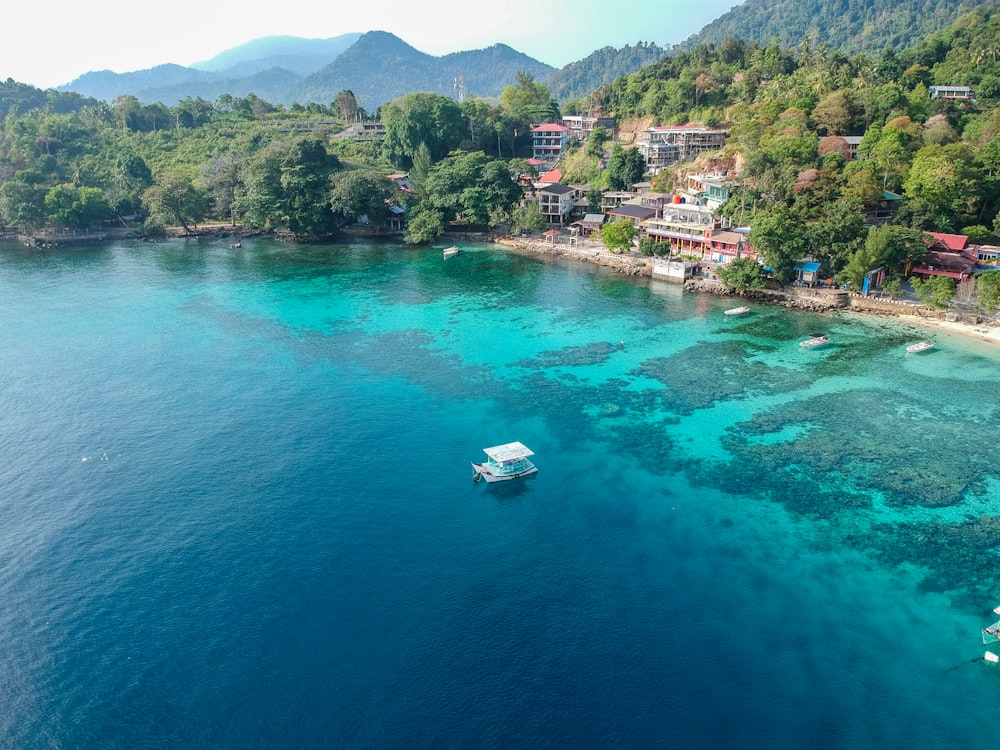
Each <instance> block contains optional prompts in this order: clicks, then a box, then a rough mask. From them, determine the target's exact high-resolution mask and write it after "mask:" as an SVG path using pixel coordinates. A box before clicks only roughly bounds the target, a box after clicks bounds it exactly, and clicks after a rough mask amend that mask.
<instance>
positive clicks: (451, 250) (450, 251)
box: [441, 245, 458, 258]
mask: <svg viewBox="0 0 1000 750" xmlns="http://www.w3.org/2000/svg"><path fill="white" fill-rule="evenodd" d="M441 254H442V255H443V256H444V257H445V258H450V257H451V256H453V255H458V248H457V247H456V246H455V245H452V246H451V247H446V248H445V249H444V251H443V252H442V253H441Z"/></svg>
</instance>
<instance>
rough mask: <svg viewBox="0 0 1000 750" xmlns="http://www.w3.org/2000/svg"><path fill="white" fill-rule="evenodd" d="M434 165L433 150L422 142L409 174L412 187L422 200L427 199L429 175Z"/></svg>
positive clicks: (414, 155)
mask: <svg viewBox="0 0 1000 750" xmlns="http://www.w3.org/2000/svg"><path fill="white" fill-rule="evenodd" d="M432 164H433V160H432V159H431V150H430V149H429V148H427V144H426V143H424V142H423V141H421V142H420V145H419V146H417V150H416V151H415V152H414V154H413V166H411V167H410V173H409V181H410V187H411V188H412V190H413V193H414V194H415V195H416V196H417V197H418V198H420V199H423V198H426V197H427V188H426V186H427V175H429V174H430V171H431V165H432Z"/></svg>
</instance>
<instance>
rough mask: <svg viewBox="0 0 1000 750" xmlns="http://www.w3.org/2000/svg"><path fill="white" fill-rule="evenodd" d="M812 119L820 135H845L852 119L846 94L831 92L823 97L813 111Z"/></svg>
mask: <svg viewBox="0 0 1000 750" xmlns="http://www.w3.org/2000/svg"><path fill="white" fill-rule="evenodd" d="M812 118H813V120H814V121H815V123H816V127H817V128H819V130H820V132H821V133H825V134H827V135H843V134H845V133H846V132H847V126H848V125H849V124H850V122H851V118H852V113H851V105H850V102H849V101H848V99H847V94H845V93H844V92H843V91H833V92H831V93H829V94H827V95H826V96H824V97H823V98H822V99H820V100H819V103H818V104H817V105H816V107H815V108H814V109H813V111H812Z"/></svg>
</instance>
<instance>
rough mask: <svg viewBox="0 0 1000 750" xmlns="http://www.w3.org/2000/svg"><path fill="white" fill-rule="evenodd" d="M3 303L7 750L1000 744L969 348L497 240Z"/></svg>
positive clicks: (0, 687) (120, 264)
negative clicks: (514, 449)
mask: <svg viewBox="0 0 1000 750" xmlns="http://www.w3.org/2000/svg"><path fill="white" fill-rule="evenodd" d="M0 305H2V310H3V315H2V316H0V336H2V339H0V340H2V341H3V344H4V346H3V354H2V363H3V368H2V381H0V382H2V386H3V387H2V389H0V408H2V413H3V415H4V419H3V422H2V425H3V426H2V427H0V447H2V454H3V457H4V461H3V462H2V464H0V488H2V490H0V518H2V519H3V524H2V525H0V601H2V602H4V606H3V607H2V608H0V653H3V654H4V655H5V656H4V658H3V659H2V660H0V706H4V710H3V711H0V746H4V747H8V746H9V747H15V748H20V747H59V748H62V747H74V748H91V747H92V748H108V747H115V748H118V747H120V748H136V747H213V748H214V747H233V748H243V747H289V748H293V747H294V748H304V747H331V746H343V747H439V746H447V747H535V746H548V747H622V748H628V747H637V746H656V747H677V748H689V747H720V746H723V745H726V746H729V745H732V744H733V743H736V742H738V743H740V744H741V745H743V746H746V747H761V748H802V747H837V748H841V747H843V748H856V747H857V748H866V747H873V748H874V747H878V748H883V747H902V746H904V745H905V746H907V747H920V748H954V747H963V748H978V747H988V746H992V745H993V744H994V742H995V736H996V728H997V727H996V721H995V719H993V716H992V714H993V711H992V710H991V709H992V706H993V703H994V702H995V700H996V698H997V696H998V695H1000V670H998V669H997V668H996V667H995V666H994V665H987V664H985V663H984V662H983V661H982V660H981V657H982V655H983V652H984V648H983V647H982V645H981V641H980V636H979V629H980V628H981V627H983V626H984V625H986V624H987V623H988V622H990V614H989V610H990V609H991V608H992V607H993V606H995V605H996V604H1000V586H998V582H997V574H996V570H997V562H998V555H997V549H998V545H1000V482H998V471H997V452H996V446H997V445H998V438H1000V434H998V430H997V427H996V425H997V419H996V417H997V413H996V412H997V397H996V393H997V392H998V383H997V381H998V380H1000V367H998V364H1000V353H998V352H997V351H996V350H994V349H991V348H988V347H986V346H985V345H983V344H980V343H979V342H976V341H972V340H966V339H963V338H961V337H957V336H952V335H949V334H946V333H938V332H936V331H935V332H928V331H926V330H918V329H915V328H912V327H905V326H900V325H898V324H894V323H890V322H885V321H880V320H869V319H864V318H860V317H857V316H850V315H837V316H826V315H823V316H821V315H810V314H804V313H799V312H792V311H788V310H785V309H783V308H775V307H755V308H754V309H753V312H752V313H751V315H750V316H748V317H746V318H740V319H735V320H733V319H729V318H726V317H725V316H724V315H723V314H722V312H723V310H724V309H725V308H726V307H730V306H732V305H731V303H729V302H727V301H726V300H722V299H715V298H712V297H702V296H695V295H690V294H685V293H683V292H682V290H681V289H679V288H678V287H676V286H674V285H671V284H667V283H657V282H652V283H651V282H648V281H641V280H633V279H628V278H625V277H621V276H617V275H613V274H609V273H607V272H605V271H604V270H603V269H598V268H594V267H590V266H586V265H581V264H574V263H569V262H561V261H553V260H551V259H541V258H536V257H531V256H520V255H516V254H510V253H507V252H503V251H501V250H499V249H497V248H494V247H490V246H485V245H466V246H463V247H462V253H461V254H460V255H459V256H457V257H454V258H450V259H448V260H447V261H444V260H443V259H442V257H441V253H440V248H437V249H423V250H411V249H406V248H404V247H403V246H400V245H393V244H384V245H378V244H370V243H344V244H331V245H310V246H292V245H285V244H278V243H272V242H270V241H266V240H257V241H245V242H244V243H243V247H242V248H240V249H232V248H229V247H227V246H225V245H223V244H215V243H213V242H209V241H203V242H196V241H188V242H182V241H177V242H167V243H162V244H114V245H108V246H103V247H97V248H84V249H75V250H60V251H44V252H40V251H28V250H26V249H24V248H20V247H17V246H13V245H8V246H3V247H2V249H0ZM813 331H825V332H828V333H829V334H830V336H831V338H832V340H833V342H834V343H833V345H832V346H830V347H827V348H825V349H821V350H814V351H803V350H801V349H800V348H799V347H798V345H797V344H798V341H800V340H801V339H803V338H805V337H806V336H807V335H808V333H810V332H813ZM928 338H930V339H932V340H933V341H934V342H935V344H936V348H935V349H934V350H932V351H930V352H927V353H925V354H922V355H916V356H915V355H906V354H905V346H906V345H907V344H909V343H913V342H914V341H916V340H920V339H928ZM511 440H521V441H523V442H525V443H527V444H528V445H529V446H530V447H531V448H532V449H533V450H535V452H536V454H537V455H536V459H535V461H536V463H537V465H538V466H539V473H538V474H537V476H535V477H534V478H532V479H530V480H528V481H525V482H518V483H512V484H513V486H507V485H504V486H501V487H499V488H495V487H494V488H487V487H485V486H483V485H481V484H474V483H473V482H472V481H471V469H470V466H469V462H470V461H472V460H480V459H481V458H482V455H483V454H482V448H483V447H485V446H489V445H495V444H497V443H502V442H508V441H511ZM976 660H978V661H976Z"/></svg>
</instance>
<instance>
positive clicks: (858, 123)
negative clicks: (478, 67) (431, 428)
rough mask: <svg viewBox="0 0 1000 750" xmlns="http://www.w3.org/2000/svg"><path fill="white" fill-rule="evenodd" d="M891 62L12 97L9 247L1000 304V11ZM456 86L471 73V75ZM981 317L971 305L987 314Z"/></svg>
mask: <svg viewBox="0 0 1000 750" xmlns="http://www.w3.org/2000/svg"><path fill="white" fill-rule="evenodd" d="M995 10H996V9H995V7H994V3H985V4H983V5H982V6H980V7H979V8H977V9H976V10H975V11H973V12H972V13H971V14H969V15H967V16H963V17H961V18H959V19H958V21H956V22H955V23H954V24H953V25H952V26H951V27H949V28H947V29H944V30H942V31H940V32H937V33H935V34H932V35H931V36H928V37H926V38H925V39H923V40H922V41H921V42H920V43H918V44H917V45H916V46H914V47H911V48H909V49H907V50H903V51H900V52H897V51H895V50H892V49H889V48H887V49H886V50H885V51H883V53H882V54H881V55H879V56H869V55H865V54H857V55H853V56H851V57H848V56H846V55H845V54H842V53H838V52H836V51H833V50H829V49H826V48H825V46H824V45H823V43H822V42H820V41H818V40H815V39H809V38H804V39H802V40H801V42H800V43H799V44H798V45H796V46H795V47H791V46H784V45H780V44H777V43H773V44H769V45H766V46H760V45H758V44H756V43H748V42H744V41H741V40H738V39H734V38H732V37H727V38H725V39H724V40H722V42H720V43H718V44H704V45H699V46H696V47H693V48H692V49H690V50H684V51H680V52H676V53H674V54H671V55H667V56H665V57H663V58H662V59H661V60H660V61H659V62H658V63H655V64H653V65H649V66H647V67H645V68H642V69H641V70H639V71H637V72H635V73H632V74H629V75H626V76H620V77H618V78H616V79H615V80H614V81H613V82H611V83H608V84H605V85H602V86H601V87H599V88H598V89H596V90H594V91H592V92H591V93H589V94H588V95H586V96H584V97H582V98H580V99H578V100H575V101H568V102H557V101H556V100H555V99H554V97H553V95H552V93H551V92H550V91H549V89H548V88H547V87H546V86H545V85H543V84H542V83H540V82H539V81H537V80H535V79H534V77H533V76H532V75H531V74H530V73H528V72H525V71H521V72H519V73H517V75H516V77H515V78H516V80H515V81H514V82H512V83H511V84H509V85H508V86H506V87H505V88H504V89H503V91H502V92H501V94H500V96H499V97H498V98H496V99H481V98H474V97H469V98H467V97H465V96H464V93H463V91H462V90H461V89H460V88H458V89H456V90H455V91H454V92H453V95H452V96H448V95H444V94H439V93H430V92H417V93H410V94H406V95H405V96H402V97H400V98H398V99H395V100H393V101H390V102H387V103H386V104H384V105H382V106H380V107H379V108H378V110H377V111H376V112H374V113H368V112H366V111H365V110H364V108H363V107H362V103H361V102H360V101H359V100H358V99H357V97H356V96H355V95H354V93H353V92H351V91H349V90H341V91H340V92H338V93H337V94H336V97H335V98H334V100H333V101H331V102H330V103H328V104H319V103H316V102H311V103H309V104H298V103H295V104H292V105H291V106H285V105H282V104H274V103H271V102H268V101H265V100H263V99H261V98H259V97H257V96H254V95H253V94H248V95H247V96H245V97H239V96H232V95H229V94H224V95H221V96H219V98H218V99H217V100H215V101H208V100H204V99H201V98H200V97H193V98H192V97H188V98H186V99H183V100H181V101H179V103H178V104H176V105H175V106H167V105H164V104H160V103H153V104H145V103H143V102H141V101H139V100H138V99H137V98H136V97H134V96H129V95H123V96H119V97H117V98H115V99H114V101H112V102H111V103H105V102H101V101H98V100H94V99H87V98H84V97H81V96H80V95H78V94H74V93H72V92H55V91H49V92H39V91H37V90H33V89H31V87H26V86H24V85H21V84H17V83H15V82H13V81H7V82H5V83H3V84H0V106H2V111H3V112H4V113H5V114H6V116H5V118H4V120H3V122H2V125H0V229H3V230H5V231H6V232H7V233H8V234H10V235H12V236H17V237H19V239H21V241H24V242H26V243H29V244H31V243H41V244H46V243H50V244H52V243H65V242H73V241H80V240H82V239H83V238H84V237H86V236H98V237H101V236H107V233H108V232H111V231H117V232H119V233H125V234H128V235H132V236H138V237H149V236H155V235H156V233H157V232H162V231H164V228H166V227H180V228H181V229H182V231H183V232H184V233H186V234H189V233H192V232H195V231H197V227H198V226H199V225H204V223H205V222H206V221H216V222H225V223H226V224H228V225H229V230H230V231H232V232H277V233H280V234H282V235H283V236H287V237H289V238H294V239H299V240H309V239H315V238H318V237H324V236H329V235H330V234H331V233H336V232H343V231H362V232H381V233H389V234H399V235H401V236H402V237H403V238H404V239H405V240H406V242H408V243H411V244H416V245H420V244H427V243H431V242H434V241H436V240H437V239H438V238H440V237H442V235H444V234H446V233H448V232H459V233H462V234H466V235H469V234H478V235H479V236H490V237H496V236H498V235H510V236H522V235H529V236H531V235H537V236H539V237H542V238H543V240H542V241H543V242H544V243H545V244H546V245H547V246H548V247H550V248H561V247H566V248H572V247H574V246H576V245H577V244H578V243H589V245H590V246H593V245H594V244H597V245H600V246H601V247H602V249H603V250H604V251H606V253H605V255H614V254H619V255H621V256H622V257H623V258H626V257H627V258H631V259H632V266H631V267H632V268H633V269H643V270H642V272H643V273H651V274H653V275H665V276H668V277H675V276H676V277H679V278H680V279H686V278H689V277H691V276H695V275H698V274H701V275H705V273H706V269H708V268H710V269H712V270H711V271H710V273H711V275H712V276H713V277H715V276H717V277H718V280H719V281H720V283H721V285H722V287H723V288H725V289H726V290H728V291H730V292H735V293H751V292H755V291H757V290H760V289H762V288H764V287H765V286H767V285H771V286H787V285H798V286H802V287H806V288H816V287H820V286H827V287H831V288H838V289H840V288H845V289H850V290H853V291H856V292H859V293H870V292H876V291H877V292H879V293H880V294H884V295H886V296H888V297H900V296H909V297H910V298H912V297H914V296H915V297H917V298H919V299H920V300H921V301H922V302H924V303H925V304H927V305H930V306H932V307H936V308H940V309H946V308H948V307H949V306H952V303H953V301H954V300H956V299H961V300H963V301H964V304H965V308H966V313H967V314H970V315H971V314H973V313H974V314H975V316H981V315H985V316H991V315H992V314H993V313H994V312H995V311H996V309H997V307H998V306H1000V280H998V279H1000V265H998V256H1000V249H998V248H1000V239H998V235H1000V219H998V213H1000V109H998V102H1000V53H998V52H997V48H996V43H995V39H996V38H997V35H998V34H1000V17H998V15H997V14H996V12H995ZM456 80H457V79H456ZM970 300H972V301H973V302H970Z"/></svg>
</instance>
